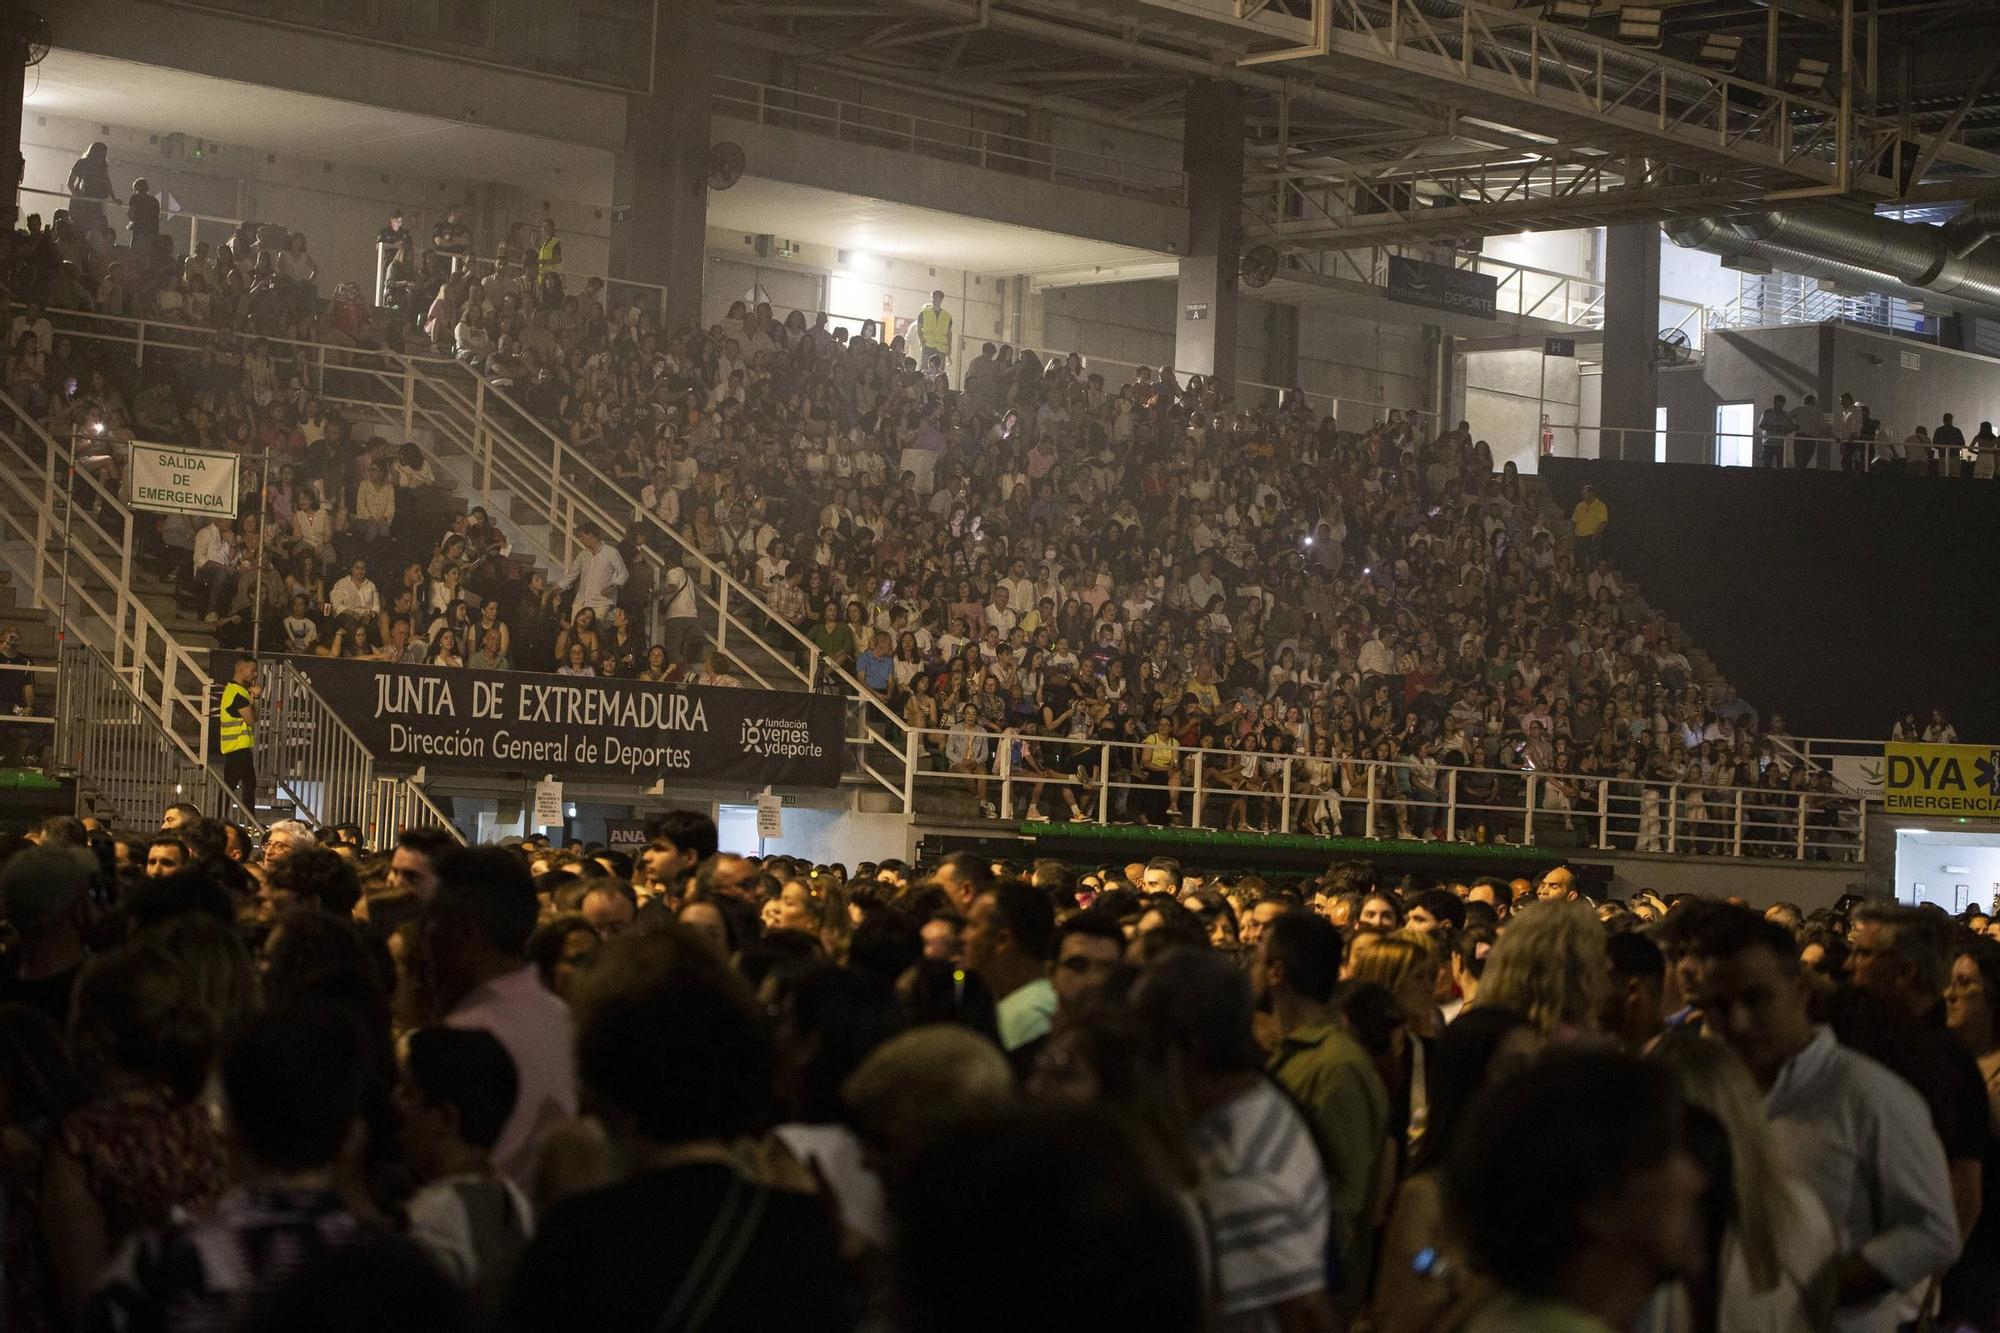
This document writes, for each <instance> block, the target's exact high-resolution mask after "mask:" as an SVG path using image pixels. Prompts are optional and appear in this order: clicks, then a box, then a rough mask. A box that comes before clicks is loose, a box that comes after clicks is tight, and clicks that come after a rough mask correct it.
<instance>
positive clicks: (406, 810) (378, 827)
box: [370, 777, 465, 848]
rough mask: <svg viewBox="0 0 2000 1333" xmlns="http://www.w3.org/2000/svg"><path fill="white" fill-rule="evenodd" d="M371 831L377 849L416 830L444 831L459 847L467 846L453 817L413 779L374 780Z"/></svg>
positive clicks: (383, 778) (381, 778) (380, 778)
mask: <svg viewBox="0 0 2000 1333" xmlns="http://www.w3.org/2000/svg"><path fill="white" fill-rule="evenodd" d="M370 827H371V830H372V831H373V832H374V833H375V834H376V835H377V837H376V846H377V847H378V848H379V847H385V846H387V845H388V840H389V838H390V836H391V835H394V834H400V833H403V832H405V831H407V830H409V829H413V828H435V829H443V830H444V831H445V832H446V833H449V834H450V835H451V836H452V837H453V838H454V839H456V840H457V842H458V845H459V846H461V847H463V846H465V834H464V833H462V832H461V831H460V830H459V827H458V825H457V824H455V823H453V822H452V820H451V816H449V815H447V814H445V812H444V811H442V810H440V809H438V807H437V804H436V802H434V801H432V800H431V798H430V796H429V795H428V794H427V793H426V792H425V791H424V789H423V788H422V787H421V786H419V785H418V784H417V783H416V782H415V781H414V780H413V779H410V778H391V777H378V778H376V779H375V802H374V805H373V807H372V809H371V825H370Z"/></svg>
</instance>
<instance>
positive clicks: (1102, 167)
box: [713, 75, 1187, 205]
mask: <svg viewBox="0 0 2000 1333" xmlns="http://www.w3.org/2000/svg"><path fill="white" fill-rule="evenodd" d="M714 82H715V94H714V98H713V105H714V108H715V111H716V113H717V114H718V115H723V116H734V117H737V118H739V119H742V120H752V121H755V122H757V123H758V124H759V125H772V126H775V127H777V128H780V129H788V130H799V131H803V132H805V133H808V134H822V135H826V136H828V137H831V138H834V139H838V140H840V141H842V142H843V143H858V144H865V145H872V146H875V147H879V148H893V149H895V150H897V151H899V152H906V153H915V154H918V155H920V156H923V157H934V158H940V159H942V160H944V161H947V162H958V163H962V164H964V165H966V166H973V167H981V168H985V169H987V170H992V171H1006V172H1011V173H1014V174H1015V175H1021V176H1032V177H1034V178H1035V179H1037V180H1046V181H1052V182H1054V183H1056V184H1059V185H1081V186H1084V187H1086V188H1089V189H1095V190H1108V191H1110V192H1112V193H1114V194H1120V195H1126V196H1129V197H1132V198H1139V199H1151V200H1155V201H1157V202H1160V203H1168V204H1176V205H1179V204H1185V203H1186V202H1187V173H1186V172H1185V171H1183V170H1181V169H1180V168H1178V167H1160V166H1148V165H1146V164H1144V163H1138V162H1133V161H1131V160H1130V159H1129V158H1126V157H1121V156H1119V155H1117V154H1115V153H1094V152H1089V151H1086V150H1083V149H1078V148H1070V147H1066V146H1064V145H1061V144H1053V143H1046V142H1043V141H1041V140H1038V139H1030V138H1025V137H1023V136H1021V135H1018V134H1008V133H1005V132H1002V131H996V130H985V129H980V128H979V127H978V126H976V125H967V124H960V123H956V122H953V121H948V120H936V119H933V118H931V117H928V116H918V115H913V114H911V113H909V112H905V111H892V110H890V109H888V108H886V107H875V106H867V105H865V104H863V103H860V102H855V101H850V100H843V99H841V98H837V97H827V96H823V95H821V94H819V93H809V92H801V91H799V90H798V89H795V88H780V87H778V86H776V85H774V84H768V83H754V82H752V81H750V80H748V79H737V78H731V77H729V76H727V75H716V76H715V80H714ZM1173 151H1174V152H1175V153H1176V154H1177V153H1178V152H1179V148H1178V147H1175V148H1174V150H1173Z"/></svg>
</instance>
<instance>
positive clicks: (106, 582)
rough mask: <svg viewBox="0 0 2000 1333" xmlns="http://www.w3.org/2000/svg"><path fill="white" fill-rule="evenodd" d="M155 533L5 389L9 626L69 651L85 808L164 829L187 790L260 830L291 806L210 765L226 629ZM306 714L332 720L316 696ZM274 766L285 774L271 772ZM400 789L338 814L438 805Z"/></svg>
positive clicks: (0, 435) (71, 726)
mask: <svg viewBox="0 0 2000 1333" xmlns="http://www.w3.org/2000/svg"><path fill="white" fill-rule="evenodd" d="M74 318H76V319H80V320H94V319H95V317H94V316H83V315H77V316H74ZM63 331H64V333H65V335H66V336H82V337H92V336H96V337H113V338H114V341H117V342H134V343H136V344H137V345H138V346H141V347H143V346H144V345H145V338H144V330H143V328H142V329H141V330H140V331H139V336H137V337H136V338H133V337H130V336H125V337H115V336H114V335H113V334H112V333H108V332H106V331H102V330H97V329H94V328H89V327H86V328H85V329H84V330H83V331H82V332H80V333H78V332H76V331H73V330H71V329H69V328H65V329H64V330H63ZM190 332H198V331H190ZM150 531H151V525H150V523H149V522H148V521H147V520H146V518H144V517H143V516H137V515H135V514H134V513H133V512H132V510H131V509H130V508H128V507H127V506H126V505H125V503H124V502H123V500H122V499H121V498H120V497H119V496H117V495H116V494H113V493H112V492H111V491H110V490H109V489H107V488H106V486H105V485H104V484H103V483H102V482H101V481H100V480H99V479H98V478H97V477H96V476H95V475H94V474H93V473H92V471H91V470H90V468H89V466H88V465H87V464H86V465H82V466H79V465H78V461H77V458H76V456H75V454H74V452H73V451H72V447H71V444H70V442H69V441H66V440H56V439H54V438H52V437H51V436H50V435H49V434H48V432H47V431H45V430H44V429H43V428H42V426H41V424H40V423H39V422H38V421H37V420H36V419H35V418H34V417H33V415H32V414H30V413H28V412H27V411H26V410H25V409H23V408H22V407H21V405H20V404H19V403H17V402H15V401H14V400H13V399H12V398H10V397H8V396H7V395H5V394H0V576H4V578H5V579H6V585H5V586H6V588H7V589H8V590H9V593H8V594H0V623H18V624H19V625H21V626H22V627H24V632H23V637H22V644H23V650H24V652H26V654H27V655H28V656H29V657H31V658H34V659H37V660H40V661H43V662H54V661H56V660H57V658H58V652H60V663H59V664H60V666H61V668H62V670H61V673H60V675H59V677H58V686H57V689H56V690H55V691H53V692H52V693H53V695H54V697H55V699H56V701H57V711H56V716H57V718H58V726H57V736H56V741H55V744H54V745H53V746H52V747H51V751H50V758H49V761H48V762H49V763H50V766H51V767H54V768H56V769H58V770H60V771H62V772H64V773H66V774H71V775H73V776H74V777H75V778H76V781H77V792H78V801H79V805H80V807H81V808H82V809H83V810H85V811H86V812H94V813H97V814H99V815H101V816H103V817H105V818H107V819H110V820H112V821H114V822H115V823H117V824H118V825H119V826H120V827H126V828H149V827H152V826H153V825H154V824H156V823H157V821H158V819H159V817H160V812H161V811H162V809H164V808H165V806H167V805H168V804H171V803H172V802H174V801H176V800H186V801H190V802H192V803H194V804H196V805H197V806H199V807H200V808H201V809H202V811H203V813H205V814H209V815H212V816H215V817H217V818H224V819H231V820H234V821H236V822H238V823H241V824H243V825H244V826H245V827H246V828H248V829H250V830H252V831H253V832H254V831H260V830H261V828H262V827H263V823H264V822H265V819H266V818H275V817H280V816H283V815H288V814H290V813H292V807H291V806H288V805H286V804H282V803H280V802H279V800H278V799H277V797H278V792H277V788H276V786H275V785H274V787H273V789H272V800H271V804H270V805H264V804H263V803H262V800H261V795H262V794H261V793H260V802H259V810H261V811H263V812H264V816H263V817H260V815H259V811H257V810H246V809H245V808H243V806H242V804H241V803H240V801H239V800H238V798H237V797H236V795H235V794H234V793H232V792H230V791H229V790H228V789H227V788H226V787H225V786H224V784H223V783H222V781H221V776H220V773H219V772H218V770H217V767H216V766H215V765H214V764H213V763H212V762H211V760H210V755H211V753H212V751H211V746H210V739H211V738H210V731H211V719H212V717H213V712H214V692H215V690H216V688H217V684H216V681H215V680H214V678H213V674H212V672H211V670H210V661H211V659H212V657H213V655H214V650H215V647H216V643H215V635H214V630H213V627H212V626H209V625H207V624H205V623H204V622H203V621H202V620H201V619H200V617H199V615H198V614H196V613H195V612H194V611H192V610H189V611H184V610H183V609H182V607H181V606H180V605H179V603H178V589H177V586H176V583H175V579H174V577H173V576H174V575H175V574H176V573H177V572H178V571H177V570H176V569H175V562H177V561H181V560H185V559H186V556H185V554H184V553H183V554H175V553H172V552H167V551H164V550H162V551H159V552H157V553H155V554H154V556H153V558H152V559H149V558H148V557H147V556H146V555H145V554H142V553H141V548H142V543H144V542H146V541H148V540H150ZM58 631H60V633H58ZM299 713H300V715H311V716H312V717H313V719H314V720H315V721H316V722H318V723H321V724H324V723H325V722H326V721H328V720H332V714H331V712H330V710H328V709H326V707H325V705H324V703H323V702H321V701H319V700H318V698H317V696H316V695H313V696H311V698H310V699H309V700H307V701H302V702H301V704H300V706H299ZM262 772H263V776H264V778H265V780H266V781H267V782H273V783H275V782H276V777H275V775H274V773H273V772H272V770H269V769H265V770H263V771H262ZM395 781H397V782H401V781H402V780H400V779H397V780H395ZM404 785H408V784H404ZM388 795H389V796H390V797H393V801H390V802H388V803H387V804H385V797H384V794H383V793H381V792H380V791H379V790H378V789H377V788H376V786H375V785H374V783H373V782H372V780H371V784H370V785H369V787H368V788H367V790H366V792H365V793H364V794H363V796H362V797H358V798H357V799H356V800H355V801H353V802H351V803H350V805H351V807H352V808H349V809H344V810H341V811H338V812H336V811H333V810H332V809H331V808H330V809H329V811H328V813H329V814H336V813H337V814H340V815H343V816H344V818H341V819H339V820H338V821H336V820H332V819H329V820H328V821H327V822H353V823H364V822H372V820H371V819H370V812H371V811H376V812H379V811H380V810H382V809H385V808H389V805H390V804H393V807H394V808H395V809H396V810H398V811H414V812H419V813H423V812H425V811H426V810H428V813H430V814H434V813H435V807H434V806H431V805H430V802H429V801H428V800H427V799H424V798H422V794H421V793H407V792H402V791H396V792H393V793H389V794H388ZM437 818H438V819H439V820H440V821H443V817H442V816H441V815H438V816H437ZM426 819H428V816H426ZM443 822H446V823H448V821H443Z"/></svg>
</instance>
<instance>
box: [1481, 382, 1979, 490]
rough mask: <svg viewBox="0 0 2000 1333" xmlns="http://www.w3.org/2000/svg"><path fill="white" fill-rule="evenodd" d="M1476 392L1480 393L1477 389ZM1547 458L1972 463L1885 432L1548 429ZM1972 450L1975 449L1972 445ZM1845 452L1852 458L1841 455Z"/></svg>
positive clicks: (1884, 466) (1953, 451) (1934, 469)
mask: <svg viewBox="0 0 2000 1333" xmlns="http://www.w3.org/2000/svg"><path fill="white" fill-rule="evenodd" d="M1474 392H1475V393H1476V392H1480V391H1479V390H1477V389H1475V390H1474ZM1544 429H1545V430H1546V432H1547V434H1548V437H1549V438H1548V442H1547V444H1548V447H1546V448H1545V449H1543V451H1542V452H1543V453H1545V454H1553V455H1555V456H1556V457H1558V458H1624V459H1628V460H1630V459H1646V458H1653V459H1656V460H1657V461H1660V462H1666V461H1669V460H1671V461H1677V462H1678V461H1685V462H1694V463H1713V464H1717V465H1721V466H1726V467H1760V468H1761V467H1772V466H1776V467H1784V468H1790V469H1794V470H1797V469H1800V468H1804V469H1806V470H1808V471H1842V470H1847V469H1844V468H1843V466H1842V460H1843V458H1844V457H1845V458H1848V459H1851V460H1853V461H1855V462H1856V463H1858V466H1859V468H1860V469H1866V470H1869V471H1889V472H1916V473H1928V474H1930V475H1944V476H1952V477H1956V476H1958V475H1959V470H1960V467H1961V466H1962V465H1965V464H1967V463H1968V462H1970V461H1972V460H1968V459H1966V458H1965V457H1964V455H1963V454H1962V453H1961V451H1960V450H1959V449H1958V448H1957V447H1956V446H1945V445H1938V444H1933V443H1931V442H1930V441H1929V440H1917V439H1915V438H1900V439H1899V438H1894V437H1895V435H1896V432H1894V431H1893V430H1884V431H1883V432H1881V434H1880V436H1879V437H1878V438H1877V439H1875V440H1872V441H1869V440H1849V441H1846V442H1845V443H1843V442H1842V441H1841V440H1839V439H1836V438H1834V437H1832V436H1827V435H1809V436H1808V435H1795V434H1786V435H1782V436H1775V437H1768V436H1766V435H1764V434H1763V433H1762V432H1760V431H1724V430H1645V429H1640V428H1629V427H1622V426H1579V425H1574V424H1562V423H1557V422H1550V423H1549V424H1548V425H1547V426H1546V427H1545V428H1544ZM1968 447H1970V446H1969V445H1968ZM1843 449H1846V450H1848V451H1849V452H1848V453H1846V454H1843ZM1977 466H1978V468H1980V469H1983V471H1981V472H1980V473H1979V474H1978V475H1981V476H1983V477H1985V478H1987V479H1991V478H1992V477H1993V476H1994V475H1995V474H1996V473H2000V458H1992V457H1989V455H1988V454H1987V453H1985V452H1982V453H1981V454H1980V456H1979V458H1978V460H1977Z"/></svg>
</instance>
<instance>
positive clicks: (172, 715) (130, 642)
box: [0, 393, 209, 763]
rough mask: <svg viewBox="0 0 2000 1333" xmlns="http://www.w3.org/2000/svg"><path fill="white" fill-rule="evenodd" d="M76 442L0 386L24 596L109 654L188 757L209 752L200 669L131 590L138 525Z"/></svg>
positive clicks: (10, 526)
mask: <svg viewBox="0 0 2000 1333" xmlns="http://www.w3.org/2000/svg"><path fill="white" fill-rule="evenodd" d="M76 443H78V442H74V441H64V440H57V439H55V438H53V437H52V436H50V435H49V433H48V432H47V431H45V430H44V429H42V426H41V423H40V422H38V421H36V420H35V419H34V417H33V416H32V415H30V414H29V413H28V412H27V411H26V410H25V409H24V408H22V407H21V405H20V404H19V403H17V402H15V401H14V399H12V398H11V397H8V396H7V395H6V394H4V393H0V487H4V488H5V489H6V490H7V491H8V492H9V493H11V495H12V496H13V498H14V500H15V501H16V505H14V506H0V532H4V533H5V534H6V535H7V536H8V537H9V538H10V539H11V540H10V542H9V544H10V545H11V546H12V547H13V548H14V549H15V550H16V551H18V552H21V553H22V557H21V558H23V559H25V560H26V561H27V565H28V567H27V569H26V570H24V571H21V572H22V573H24V574H25V575H26V579H25V583H24V586H25V587H26V588H27V590H28V593H29V596H30V597H31V598H32V604H33V605H35V606H38V607H42V608H44V609H47V610H49V611H53V612H55V613H56V618H57V628H58V629H59V630H63V631H66V632H68V633H72V634H75V635H76V636H78V637H79V638H82V639H84V640H86V641H88V642H89V643H91V644H93V645H94V646H96V647H97V648H99V649H101V650H103V651H104V652H105V653H106V654H107V656H108V657H109V659H110V661H111V663H112V665H113V667H114V669H116V670H118V671H120V672H123V673H124V674H125V677H126V682H127V684H128V685H130V687H131V689H132V691H133V693H134V695H135V696H136V697H138V698H139V699H140V700H142V701H143V702H144V703H145V704H146V706H147V707H148V708H149V709H151V710H152V713H153V715H154V716H155V717H156V718H158V719H159V720H160V722H161V724H162V725H163V726H164V728H165V729H166V732H167V734H169V735H171V736H172V737H174V740H175V743H176V744H177V745H178V746H179V747H180V749H181V752H182V756H183V758H185V759H186V760H187V761H189V762H190V763H199V762H201V761H202V759H203V757H204V756H206V755H207V753H208V730H209V715H208V694H207V692H208V685H209V679H208V673H207V672H206V671H205V670H204V669H203V667H202V664H201V663H200V662H199V661H198V660H197V659H196V658H195V656H194V655H193V654H192V653H190V652H189V651H188V650H187V649H186V648H184V647H182V646H181V644H180V643H179V642H178V641H177V640H175V638H174V637H173V635H172V634H170V633H169V632H168V631H167V629H166V627H165V626H164V625H162V624H161V623H160V620H159V618H158V617H157V616H155V615H154V614H153V613H152V611H151V610H149V609H148V608H147V606H146V604H145V603H144V602H143V601H141V600H140V599H139V598H138V597H137V596H135V595H134V594H133V593H132V558H133V552H134V550H135V548H136V546H137V540H138V528H137V526H136V524H135V521H134V518H133V515H132V511H131V510H130V509H129V508H127V507H126V505H125V502H124V500H123V498H122V497H120V496H119V495H117V494H115V493H114V492H113V491H112V490H111V488H109V487H108V486H106V485H105V484H104V482H103V481H102V480H101V479H100V478H99V476H98V475H97V473H96V472H95V471H94V470H93V469H92V468H91V467H90V466H89V465H88V464H83V465H79V463H78V461H77V458H76V455H75V452H74V450H75V445H76Z"/></svg>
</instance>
